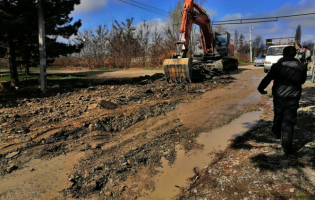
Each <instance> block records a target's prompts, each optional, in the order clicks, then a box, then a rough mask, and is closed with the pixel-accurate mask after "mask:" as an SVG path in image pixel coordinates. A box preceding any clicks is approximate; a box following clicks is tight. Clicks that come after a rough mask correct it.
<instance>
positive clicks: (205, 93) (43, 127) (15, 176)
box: [0, 66, 269, 199]
mask: <svg viewBox="0 0 315 200" xmlns="http://www.w3.org/2000/svg"><path fill="white" fill-rule="evenodd" d="M126 73H127V75H128V73H129V71H126ZM161 73H162V71H161ZM118 74H119V76H118V77H116V79H115V73H114V72H113V73H111V74H110V77H107V78H106V77H105V76H106V75H104V77H105V78H104V77H103V79H98V80H97V81H95V80H94V82H93V83H88V82H84V80H82V83H78V82H76V83H73V82H69V83H63V84H65V85H64V86H65V88H59V89H58V90H57V89H54V90H53V89H52V90H51V92H49V93H47V94H37V93H36V91H33V93H31V92H30V91H29V92H28V93H27V92H24V93H23V92H21V93H19V94H12V95H10V96H3V97H2V100H1V102H0V104H1V105H0V107H1V114H0V121H1V127H0V178H1V182H0V199H171V198H172V197H174V196H175V195H176V194H178V193H179V192H180V191H179V189H178V188H181V187H185V185H186V179H187V178H188V177H190V176H192V175H193V174H194V173H193V169H194V168H195V167H204V166H206V165H207V164H208V163H210V162H211V156H210V155H209V153H211V152H215V151H218V150H223V149H224V148H225V146H226V144H227V140H229V139H230V137H232V135H233V134H232V135H226V136H224V137H223V136H222V137H220V138H219V139H218V137H219V136H220V135H222V134H220V133H218V134H217V135H215V134H214V135H211V131H213V130H215V129H217V128H219V127H222V126H224V125H226V124H229V123H231V122H232V121H233V120H235V119H237V118H239V117H240V116H242V115H243V114H244V113H253V112H255V111H259V110H260V109H261V108H263V107H264V106H266V102H267V101H268V100H269V97H268V96H261V95H259V94H258V93H257V90H256V88H257V85H258V83H259V82H260V80H261V78H262V77H263V76H264V73H263V70H262V68H255V67H252V66H243V67H240V68H239V69H238V70H237V71H235V72H233V73H231V74H230V75H221V76H214V77H211V79H207V80H204V81H201V82H199V83H190V84H166V83H165V80H164V76H163V74H159V73H157V74H154V75H152V76H142V77H138V76H136V75H135V76H132V77H133V78H127V77H126V74H122V72H119V73H118ZM135 74H139V72H135ZM113 78H114V79H113ZM87 85H88V86H87ZM255 116H256V115H255ZM257 116H258V115H257ZM257 116H256V117H257ZM252 118H255V117H254V116H253V115H250V117H249V118H247V120H246V121H248V120H250V121H251V122H253V119H252ZM246 121H244V122H242V123H244V124H246V123H247V122H246ZM248 123H249V122H248ZM238 131H239V130H236V133H239V132H238ZM204 132H207V133H209V134H208V135H207V136H200V137H201V138H203V139H202V140H203V141H200V137H199V135H200V134H201V133H204ZM214 136H218V137H216V138H215V139H214V138H212V137H214ZM205 140H206V141H207V143H212V148H210V149H204V144H203V142H204V141H205ZM202 150H204V151H205V152H204V156H201V157H200V158H199V159H197V160H192V161H191V162H189V160H190V159H186V160H185V159H184V160H182V159H180V158H181V157H188V158H189V156H192V157H194V154H195V153H196V152H198V151H202ZM207 151H209V152H207ZM177 160H182V162H183V163H181V164H178V163H176V162H177ZM200 161H202V162H200ZM188 163H189V165H188ZM181 165H187V166H188V167H186V168H185V170H183V171H181V173H180V174H181V176H180V177H178V176H177V178H176V180H175V181H174V182H170V181H169V180H167V178H171V179H172V174H173V175H174V173H173V172H167V170H168V169H169V168H172V167H173V166H174V167H175V166H176V167H177V168H178V169H181V167H180V166H181ZM200 165H201V166H200ZM163 170H164V171H163ZM167 173H169V175H167V176H165V175H164V176H163V174H167ZM166 183H171V184H169V185H166ZM165 185H166V186H167V187H166V189H165ZM161 188H162V189H161Z"/></svg>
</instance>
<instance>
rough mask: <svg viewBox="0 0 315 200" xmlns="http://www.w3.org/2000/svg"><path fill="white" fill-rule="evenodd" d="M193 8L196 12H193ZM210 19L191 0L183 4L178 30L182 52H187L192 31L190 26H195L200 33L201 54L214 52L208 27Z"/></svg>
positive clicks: (212, 39) (212, 38)
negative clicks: (198, 28)
mask: <svg viewBox="0 0 315 200" xmlns="http://www.w3.org/2000/svg"><path fill="white" fill-rule="evenodd" d="M194 8H195V9H196V10H197V11H195V10H194ZM210 22H211V21H210V18H209V16H208V15H207V13H206V12H205V11H204V10H203V9H202V8H201V7H200V6H198V4H197V3H195V2H194V1H193V0H186V2H185V4H184V11H183V17H182V24H181V28H180V32H181V33H182V35H181V43H182V52H187V51H188V48H187V47H188V45H189V40H190V36H191V31H192V25H193V24H197V25H198V26H199V27H200V29H201V31H202V33H203V34H200V41H201V45H202V50H203V53H204V54H206V53H207V52H211V53H213V51H214V47H213V46H214V37H213V34H212V29H211V25H210Z"/></svg>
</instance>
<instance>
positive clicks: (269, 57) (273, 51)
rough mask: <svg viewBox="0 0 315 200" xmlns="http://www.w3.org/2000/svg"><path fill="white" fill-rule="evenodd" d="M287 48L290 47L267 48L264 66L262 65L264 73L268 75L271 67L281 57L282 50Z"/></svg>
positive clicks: (276, 46)
mask: <svg viewBox="0 0 315 200" xmlns="http://www.w3.org/2000/svg"><path fill="white" fill-rule="evenodd" d="M287 46H291V45H275V46H269V47H268V50H267V54H266V58H265V64H264V72H265V73H268V72H269V70H270V68H271V66H272V65H273V64H275V63H277V62H278V60H279V59H280V58H282V57H283V49H284V48H285V47H287Z"/></svg>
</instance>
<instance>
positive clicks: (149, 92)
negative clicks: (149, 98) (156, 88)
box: [145, 89, 154, 94]
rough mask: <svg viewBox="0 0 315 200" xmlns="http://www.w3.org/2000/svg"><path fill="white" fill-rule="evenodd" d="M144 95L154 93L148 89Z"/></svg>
mask: <svg viewBox="0 0 315 200" xmlns="http://www.w3.org/2000/svg"><path fill="white" fill-rule="evenodd" d="M145 93H146V94H153V93H154V92H153V91H152V90H150V89H148V90H147V91H145Z"/></svg>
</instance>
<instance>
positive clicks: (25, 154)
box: [0, 77, 231, 195]
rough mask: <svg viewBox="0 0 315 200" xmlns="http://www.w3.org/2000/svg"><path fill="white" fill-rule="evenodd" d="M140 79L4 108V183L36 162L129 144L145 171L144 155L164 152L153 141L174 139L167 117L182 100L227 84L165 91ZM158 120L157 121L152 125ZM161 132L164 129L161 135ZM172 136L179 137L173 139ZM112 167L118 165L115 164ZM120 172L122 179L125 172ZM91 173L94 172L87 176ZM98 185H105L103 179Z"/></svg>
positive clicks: (0, 159) (0, 164)
mask: <svg viewBox="0 0 315 200" xmlns="http://www.w3.org/2000/svg"><path fill="white" fill-rule="evenodd" d="M139 79H140V80H138V82H135V83H132V84H130V85H129V84H126V85H124V84H121V83H120V84H113V85H106V84H105V85H101V86H95V87H89V88H86V89H80V90H77V91H74V92H66V93H60V94H59V93H57V95H56V96H52V97H41V98H37V97H35V98H20V99H17V100H16V105H17V108H15V107H7V108H3V112H2V113H1V114H0V118H1V119H0V120H3V122H4V123H3V124H1V126H0V133H1V134H0V142H1V147H0V175H1V176H3V177H6V176H8V174H9V173H15V170H18V171H20V170H24V169H25V168H27V166H28V163H31V162H32V160H34V159H35V160H38V159H40V160H43V161H45V160H50V159H54V158H59V157H60V156H62V155H67V154H70V153H71V154H72V153H75V155H76V154H80V155H81V152H84V153H85V154H86V156H85V157H84V158H83V159H82V160H85V159H87V158H89V155H90V154H96V155H97V152H100V155H103V153H102V152H103V151H104V152H105V153H106V154H107V153H108V154H109V155H110V154H111V152H113V151H115V152H117V149H120V148H122V146H129V145H131V144H132V145H131V146H130V147H131V149H132V148H133V147H135V146H138V143H139V142H140V141H142V144H141V145H140V146H139V149H140V150H139V152H137V155H140V154H141V155H142V154H143V156H142V157H141V158H138V157H139V156H138V157H137V158H135V159H131V160H135V162H134V163H137V164H134V166H145V165H146V163H147V162H148V160H150V159H152V158H150V155H151V154H147V152H150V149H152V147H154V146H156V145H159V146H162V145H163V143H164V142H157V139H156V138H165V139H163V141H166V140H167V138H171V137H173V136H172V135H174V134H175V133H174V132H170V131H169V130H168V129H169V127H171V129H172V130H176V127H177V126H178V125H176V126H173V124H176V123H178V122H177V121H178V120H176V119H174V120H171V121H170V120H168V119H166V118H165V115H166V114H167V113H168V112H171V111H173V110H174V109H176V105H177V104H178V103H179V102H181V101H183V100H184V101H190V100H191V99H196V98H200V96H201V95H202V94H203V93H204V92H205V91H206V90H213V89H215V88H219V87H222V86H224V85H226V84H228V83H230V82H231V80H229V79H226V77H225V78H224V79H222V80H221V79H218V80H217V83H214V82H213V81H208V82H204V83H196V84H188V85H185V84H178V85H177V84H171V85H166V84H165V82H164V81H163V80H159V79H152V77H147V78H139ZM101 100H107V101H111V102H114V103H115V104H116V105H118V108H117V109H115V110H106V109H101V107H100V106H99V105H100V101H101ZM156 119H159V120H158V121H155V120H156ZM148 121H151V125H150V127H147V130H145V131H144V132H143V131H140V132H137V133H135V130H137V126H138V125H140V124H147V123H148ZM145 126H146V125H145ZM164 126H165V127H167V128H166V129H165V130H163V129H164ZM140 129H141V128H139V130H140ZM151 129H152V130H153V129H154V130H153V131H154V134H151ZM176 136H177V137H179V136H178V135H177V133H176ZM148 138H149V139H150V140H152V142H151V143H150V144H148V143H147V141H148ZM186 140H187V139H186ZM186 140H185V141H186ZM132 146H133V147H132ZM142 152H144V153H142ZM171 152H174V150H173V151H171ZM129 154H132V153H130V152H129V153H128V152H126V155H127V157H130V156H129ZM12 155H14V156H12ZM156 155H157V153H156ZM131 157H132V156H131ZM168 157H169V159H170V160H172V159H174V158H173V157H174V154H173V153H170V156H168ZM157 158H159V157H157ZM108 159H110V158H108ZM105 160H107V159H105ZM129 160H130V159H129ZM156 162H157V161H156ZM109 163H111V162H109ZM114 163H115V164H114V165H117V164H119V162H117V161H115V162H114ZM127 163H128V162H127ZM80 165H81V164H80ZM80 165H78V166H80ZM114 165H113V166H114ZM10 166H13V168H14V170H13V172H12V171H11V170H8V168H10ZM134 168H137V167H134ZM91 169H93V170H94V168H91ZM117 169H118V168H117ZM43 170H44V169H43ZM96 171H99V170H96ZM118 171H119V173H122V174H124V173H125V171H124V168H121V169H119V170H118ZM30 173H31V172H30ZM93 173H94V171H93V172H91V174H93ZM115 174H116V173H115ZM136 174H137V173H136ZM126 177H127V176H126ZM64 178H65V179H67V177H64ZM100 180H104V181H105V179H103V178H101V179H100ZM109 180H110V179H109ZM83 182H85V183H84V185H89V184H90V183H91V180H90V179H84V180H82V182H80V184H81V183H83ZM99 182H102V181H99ZM77 183H79V182H77ZM80 184H74V185H73V186H71V187H70V188H74V187H77V186H79V188H84V187H81V186H80ZM92 185H93V184H92ZM16 187H19V184H18V183H16ZM21 187H22V186H21ZM89 187H90V186H89ZM89 187H87V188H89ZM90 188H93V187H92V186H91V187H90ZM96 189H98V187H96V188H94V189H93V191H91V190H89V191H91V194H93V193H95V191H97V190H96ZM48 190H49V189H48ZM72 191H74V190H72ZM82 191H83V189H82ZM52 192H53V191H52ZM69 192H70V193H71V191H70V190H68V192H66V193H69ZM35 193H36V192H35ZM76 193H78V194H79V193H80V192H76ZM32 195H35V194H32ZM87 195H90V194H87Z"/></svg>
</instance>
